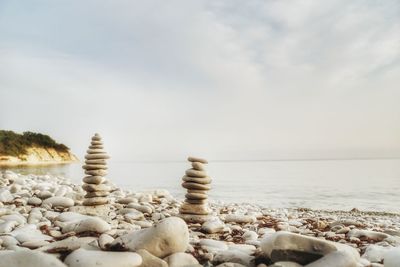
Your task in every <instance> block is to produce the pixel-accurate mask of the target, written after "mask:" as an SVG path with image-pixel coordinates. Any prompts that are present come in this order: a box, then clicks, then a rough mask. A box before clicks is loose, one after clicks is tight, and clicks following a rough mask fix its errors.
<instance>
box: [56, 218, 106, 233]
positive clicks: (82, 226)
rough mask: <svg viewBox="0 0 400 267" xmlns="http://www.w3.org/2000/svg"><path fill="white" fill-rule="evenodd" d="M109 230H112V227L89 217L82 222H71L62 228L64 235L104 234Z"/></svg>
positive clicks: (100, 220)
mask: <svg viewBox="0 0 400 267" xmlns="http://www.w3.org/2000/svg"><path fill="white" fill-rule="evenodd" d="M109 230H111V226H110V225H109V224H108V223H107V222H105V221H104V220H102V219H100V218H98V217H89V218H86V219H83V220H81V221H74V222H70V223H68V224H66V225H65V226H64V227H63V228H62V232H63V233H68V232H75V233H82V232H95V233H100V234H102V233H104V232H107V231H109Z"/></svg>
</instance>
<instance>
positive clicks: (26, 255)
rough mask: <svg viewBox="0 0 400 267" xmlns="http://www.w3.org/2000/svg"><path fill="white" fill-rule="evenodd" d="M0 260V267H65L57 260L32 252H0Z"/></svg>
mask: <svg viewBox="0 0 400 267" xmlns="http://www.w3.org/2000/svg"><path fill="white" fill-rule="evenodd" d="M0 259H1V260H0V267H28V266H29V267H47V266H49V267H50V266H51V267H66V265H65V264H64V263H62V262H61V261H60V260H58V259H57V258H55V257H53V256H50V255H48V254H45V253H42V252H39V251H32V250H20V251H15V252H14V251H12V252H10V251H0Z"/></svg>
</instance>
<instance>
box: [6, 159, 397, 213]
mask: <svg viewBox="0 0 400 267" xmlns="http://www.w3.org/2000/svg"><path fill="white" fill-rule="evenodd" d="M188 168H189V164H188V163H187V162H158V163H143V162H142V163H139V162H110V164H109V175H108V176H107V177H108V178H109V179H110V180H112V182H114V183H115V184H117V185H119V186H121V187H123V188H126V189H132V190H135V191H144V190H148V189H156V188H164V189H167V190H169V191H170V192H171V193H172V194H173V195H175V196H176V197H178V198H183V197H184V194H185V191H184V189H183V188H182V187H181V186H180V184H181V178H182V176H183V174H184V171H185V170H186V169H188ZM12 169H13V170H14V171H17V172H20V173H34V174H47V173H49V174H53V175H62V176H66V177H68V178H70V179H71V180H73V181H75V182H80V181H81V179H82V177H83V171H82V169H81V165H80V164H69V165H59V166H41V167H25V168H21V167H14V168H12ZM207 169H208V173H209V174H210V176H211V177H212V178H213V182H212V186H213V189H212V190H211V192H210V197H211V199H213V200H222V201H224V202H235V203H256V204H260V205H263V206H266V207H273V208H278V207H304V208H313V209H327V210H350V209H352V208H358V209H360V210H368V211H387V212H400V159H391V160H387V159H385V160H323V161H321V160H319V161H248V162H246V161H244V162H212V163H211V164H209V165H208V166H207Z"/></svg>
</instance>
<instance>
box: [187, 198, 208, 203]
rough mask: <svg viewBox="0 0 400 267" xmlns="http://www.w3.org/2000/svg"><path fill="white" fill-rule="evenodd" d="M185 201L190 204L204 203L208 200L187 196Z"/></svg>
mask: <svg viewBox="0 0 400 267" xmlns="http://www.w3.org/2000/svg"><path fill="white" fill-rule="evenodd" d="M185 202H187V203H190V204H206V203H207V202H208V200H207V199H190V198H187V199H186V200H185Z"/></svg>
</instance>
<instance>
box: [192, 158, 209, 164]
mask: <svg viewBox="0 0 400 267" xmlns="http://www.w3.org/2000/svg"><path fill="white" fill-rule="evenodd" d="M188 161H190V162H200V163H204V164H207V163H208V161H207V160H206V159H202V158H197V157H188Z"/></svg>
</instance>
